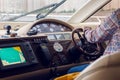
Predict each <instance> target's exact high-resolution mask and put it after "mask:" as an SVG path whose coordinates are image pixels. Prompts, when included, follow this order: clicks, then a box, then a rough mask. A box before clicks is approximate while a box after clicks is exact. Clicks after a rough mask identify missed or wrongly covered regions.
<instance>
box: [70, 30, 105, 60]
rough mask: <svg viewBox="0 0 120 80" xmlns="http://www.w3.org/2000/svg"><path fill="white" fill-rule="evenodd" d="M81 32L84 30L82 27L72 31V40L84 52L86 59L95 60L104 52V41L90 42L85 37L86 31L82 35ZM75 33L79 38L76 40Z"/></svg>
mask: <svg viewBox="0 0 120 80" xmlns="http://www.w3.org/2000/svg"><path fill="white" fill-rule="evenodd" d="M80 32H83V29H82V28H77V29H75V30H73V32H72V40H73V43H74V45H75V47H77V48H78V49H79V50H80V51H81V52H82V53H81V54H83V56H84V58H85V59H86V60H95V59H97V58H98V57H100V56H101V55H102V54H103V52H104V47H103V46H102V43H90V42H88V41H87V39H86V38H85V35H84V33H83V34H82V35H81V33H80ZM75 34H77V36H78V38H79V40H78V41H76V39H75Z"/></svg>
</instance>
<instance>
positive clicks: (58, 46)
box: [53, 42, 63, 52]
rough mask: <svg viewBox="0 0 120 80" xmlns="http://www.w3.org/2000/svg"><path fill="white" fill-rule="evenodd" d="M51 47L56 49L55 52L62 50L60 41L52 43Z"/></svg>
mask: <svg viewBox="0 0 120 80" xmlns="http://www.w3.org/2000/svg"><path fill="white" fill-rule="evenodd" d="M53 48H54V50H55V51H57V52H62V51H63V47H62V45H61V44H60V43H58V42H55V43H54V45H53Z"/></svg>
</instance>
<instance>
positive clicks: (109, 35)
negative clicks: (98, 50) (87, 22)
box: [85, 9, 120, 54]
mask: <svg viewBox="0 0 120 80" xmlns="http://www.w3.org/2000/svg"><path fill="white" fill-rule="evenodd" d="M85 37H86V38H87V40H88V41H89V42H91V43H94V42H104V41H109V43H108V44H107V48H106V49H105V52H104V54H111V53H115V52H118V51H120V9H118V10H116V11H114V12H113V13H112V14H111V15H110V16H108V17H107V18H106V19H105V20H104V22H102V24H101V25H99V26H98V27H96V29H95V30H91V29H90V28H88V29H87V30H86V31H85Z"/></svg>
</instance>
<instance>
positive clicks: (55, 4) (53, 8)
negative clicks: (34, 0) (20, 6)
mask: <svg viewBox="0 0 120 80" xmlns="http://www.w3.org/2000/svg"><path fill="white" fill-rule="evenodd" d="M65 1H66V0H62V1H61V2H59V3H54V4H51V5H48V6H45V7H43V8H40V9H36V10H34V11H31V12H27V13H24V14H21V15H20V16H16V17H13V18H9V19H6V20H5V21H14V20H16V19H18V18H20V17H23V16H26V15H28V14H32V13H35V12H38V11H39V12H40V11H42V10H45V9H48V8H51V7H52V8H51V9H50V10H49V11H48V12H47V13H46V14H45V15H41V13H39V14H37V16H36V18H37V19H41V18H45V17H46V16H47V15H49V14H50V13H51V12H53V11H54V10H55V9H56V8H57V7H59V6H60V5H61V4H63V3H64V2H65Z"/></svg>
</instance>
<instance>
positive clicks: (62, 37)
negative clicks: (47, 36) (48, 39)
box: [56, 34, 65, 40]
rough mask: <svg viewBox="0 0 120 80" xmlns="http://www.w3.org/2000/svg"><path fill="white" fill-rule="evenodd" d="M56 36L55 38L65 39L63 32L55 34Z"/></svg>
mask: <svg viewBox="0 0 120 80" xmlns="http://www.w3.org/2000/svg"><path fill="white" fill-rule="evenodd" d="M56 38H57V40H64V39H65V38H64V36H63V34H56Z"/></svg>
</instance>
